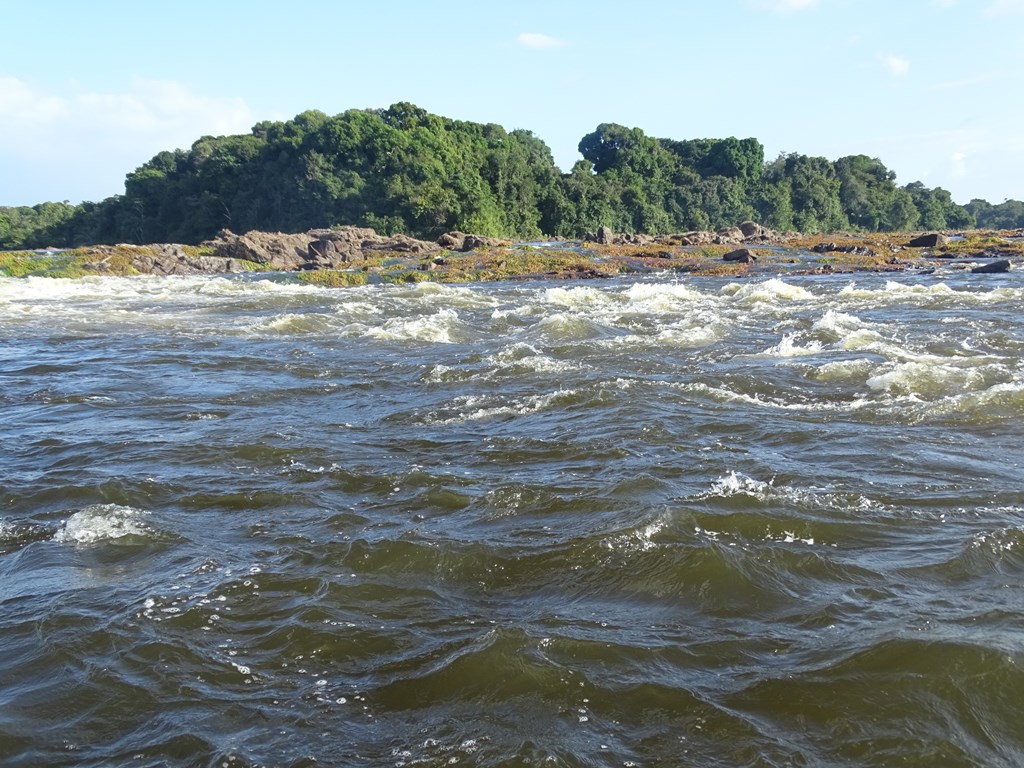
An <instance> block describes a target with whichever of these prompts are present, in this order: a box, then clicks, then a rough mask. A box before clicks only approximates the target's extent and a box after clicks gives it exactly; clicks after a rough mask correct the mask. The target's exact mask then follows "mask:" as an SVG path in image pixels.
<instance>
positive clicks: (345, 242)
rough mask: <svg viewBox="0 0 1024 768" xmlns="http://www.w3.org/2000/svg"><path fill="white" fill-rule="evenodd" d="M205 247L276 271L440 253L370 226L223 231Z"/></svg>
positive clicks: (432, 246)
mask: <svg viewBox="0 0 1024 768" xmlns="http://www.w3.org/2000/svg"><path fill="white" fill-rule="evenodd" d="M203 245H204V246H206V247H208V248H211V249H212V250H213V251H214V253H216V254H217V255H218V256H222V257H226V258H235V259H245V260H246V261H252V262H255V263H257V264H262V265H265V266H266V267H267V269H274V270H284V271H292V270H300V269H301V270H307V269H337V268H339V267H342V266H345V265H348V264H351V263H352V262H357V261H362V260H364V259H365V258H366V257H367V256H368V255H369V254H370V253H380V252H394V253H403V254H412V255H417V256H429V255H431V254H433V253H437V252H438V251H440V250H441V246H439V245H438V244H437V243H431V242H427V241H426V240H417V239H415V238H412V237H409V236H407V235H393V236H387V235H378V234H377V232H376V231H375V230H373V229H370V228H369V227H339V228H338V229H312V230H310V231H309V232H304V233H301V234H295V235H289V234H284V233H281V232H256V231H253V232H246V233H245V234H243V235H236V234H235V233H234V232H231V231H230V230H227V229H222V230H221V231H220V232H218V233H217V237H215V238H214V239H213V240H207V241H206V242H205V243H203Z"/></svg>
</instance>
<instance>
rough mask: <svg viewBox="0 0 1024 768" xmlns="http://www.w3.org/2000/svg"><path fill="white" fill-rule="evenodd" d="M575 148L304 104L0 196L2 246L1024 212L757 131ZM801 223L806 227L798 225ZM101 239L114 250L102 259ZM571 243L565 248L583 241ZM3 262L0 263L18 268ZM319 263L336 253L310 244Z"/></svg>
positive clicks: (632, 134) (614, 134) (505, 237)
mask: <svg viewBox="0 0 1024 768" xmlns="http://www.w3.org/2000/svg"><path fill="white" fill-rule="evenodd" d="M579 150H580V154H581V155H582V159H581V160H579V161H578V162H577V163H576V164H575V165H574V166H573V168H572V169H571V170H570V171H569V172H568V173H563V172H561V171H560V170H559V168H558V167H557V166H556V165H555V163H554V160H553V158H552V154H551V151H550V149H549V148H548V146H547V145H546V144H545V143H544V142H543V141H542V140H541V139H539V138H538V137H536V136H534V135H533V134H532V133H531V132H530V131H528V130H521V129H517V130H512V131H507V130H505V129H504V128H502V127H501V126H499V125H495V124H481V123H474V122H466V121H459V120H451V119H448V118H445V117H441V116H438V115H434V114H430V113H428V112H427V111H425V110H423V109H421V108H419V107H416V106H415V105H412V104H409V103H399V104H394V105H392V106H391V107H389V108H387V109H370V110H356V109H353V110H348V111H346V112H343V113H341V114H339V115H336V116H334V117H330V116H328V115H326V114H324V113H322V112H319V111H307V112H303V113H302V114H300V115H297V116H296V117H295V118H294V119H292V120H288V121H283V122H272V121H264V122H261V123H258V124H256V125H255V126H253V128H252V131H251V132H250V133H249V134H246V135H236V136H204V137H202V138H200V139H198V140H197V141H196V142H195V143H194V144H193V145H192V146H191V147H190V148H189V149H187V150H182V149H178V150H174V151H165V152H160V153H159V154H157V155H156V156H155V157H153V158H152V159H151V160H150V161H148V162H147V163H145V164H143V165H142V166H140V167H139V168H137V169H135V170H134V171H132V172H131V173H129V174H128V176H127V178H126V181H125V191H124V194H121V195H115V196H113V197H110V198H107V199H105V200H102V201H99V202H83V203H81V204H78V205H72V204H69V203H67V202H63V203H60V202H45V203H40V204H38V205H34V206H22V207H0V250H5V251H12V250H25V249H36V248H46V247H57V248H60V249H76V248H78V249H80V248H81V247H83V246H110V248H108V251H109V252H108V253H107V254H106V258H107V261H106V263H107V266H108V269H110V270H112V271H115V272H116V271H117V270H118V267H117V264H119V263H122V262H123V263H124V264H125V265H126V266H125V267H124V269H134V270H139V265H140V264H142V262H139V260H138V259H136V258H134V257H132V258H129V257H127V256H124V254H125V253H126V251H125V249H126V248H130V246H132V245H135V246H143V245H145V244H152V243H164V244H168V243H174V244H180V247H181V248H182V249H184V250H182V251H180V252H179V253H178V256H180V257H182V258H186V257H187V258H191V259H201V258H205V257H216V256H220V255H222V254H219V253H218V251H217V250H216V239H217V237H218V233H222V232H224V231H227V232H228V233H229V234H230V233H231V232H239V233H247V232H251V231H264V232H279V233H290V234H298V233H310V232H312V233H314V234H310V235H309V236H308V237H307V240H308V242H307V243H306V245H305V247H306V248H307V254H308V248H309V243H312V242H313V241H315V240H317V239H318V236H317V235H316V234H315V233H316V232H317V231H320V230H339V228H346V227H347V228H352V227H356V228H361V229H362V230H370V229H372V230H373V234H374V236H375V237H378V238H384V239H386V238H392V237H395V236H398V235H404V236H406V237H407V238H408V239H409V240H410V241H411V240H412V239H416V240H417V241H418V242H421V243H432V244H437V243H438V239H439V238H441V237H442V236H444V235H446V233H453V232H454V233H473V234H474V235H475V236H477V238H480V242H481V243H484V241H487V242H488V243H489V244H490V245H489V247H491V248H492V249H493V248H494V247H497V246H496V245H495V243H496V241H503V242H506V243H508V244H509V246H501V247H510V246H511V244H514V243H531V242H534V243H535V242H538V241H548V240H569V241H577V240H585V241H587V240H589V241H590V242H593V243H594V244H595V245H597V246H604V247H606V249H607V248H610V247H614V246H616V245H617V246H620V247H625V248H627V250H628V249H629V248H633V249H634V251H635V252H633V253H626V252H623V253H619V254H618V256H621V257H622V258H626V259H632V260H633V261H634V262H635V261H636V259H641V260H642V259H644V258H647V257H648V256H650V258H652V259H656V258H662V259H664V258H665V257H664V254H663V253H661V252H659V251H658V249H654V250H653V251H651V253H650V254H647V253H646V252H645V251H644V250H643V249H644V248H648V246H649V245H651V244H655V245H657V244H659V243H660V244H661V245H662V246H665V247H667V248H671V247H681V248H686V247H687V246H689V247H690V248H691V249H692V248H694V247H696V248H701V247H711V248H713V247H715V246H721V247H723V248H727V247H730V246H735V245H739V244H747V245H750V244H753V245H757V244H758V243H757V242H754V243H750V242H748V240H749V236H744V237H743V238H736V237H735V233H731V234H722V232H723V231H728V230H729V229H730V228H734V227H736V226H738V225H739V224H740V223H742V222H748V223H749V222H755V221H756V222H758V226H759V227H760V230H759V231H760V232H762V233H766V232H772V233H776V234H775V235H774V237H775V239H776V241H778V240H779V238H780V237H781V235H780V233H790V234H789V235H788V238H789V239H788V241H787V242H789V243H791V244H793V247H804V246H806V249H811V248H813V247H820V246H822V245H824V244H827V243H828V242H829V241H828V240H825V239H822V238H821V237H820V236H821V235H825V234H827V233H840V232H843V233H847V234H848V235H849V236H850V237H852V238H854V239H857V238H860V239H863V238H864V237H866V236H868V235H870V234H873V233H899V232H913V231H935V232H940V231H954V230H975V229H989V230H1007V229H1014V228H1019V227H1024V203H1022V202H1021V201H1017V200H1008V201H1005V202H1003V203H1000V204H992V203H989V202H987V201H984V200H972V201H971V202H970V203H968V204H967V205H958V204H957V203H955V202H954V201H953V200H952V197H951V195H950V193H949V192H948V191H946V190H944V189H941V188H928V187H926V186H925V185H924V184H922V183H921V182H913V183H911V184H907V185H905V186H899V185H898V184H897V183H896V180H895V179H896V177H895V173H894V172H893V171H891V170H889V169H888V168H886V166H885V165H884V164H883V163H882V162H881V161H880V160H879V159H876V158H871V157H868V156H866V155H851V156H847V157H842V158H839V159H837V160H835V161H831V160H828V159H826V158H823V157H809V156H806V155H801V154H796V153H792V154H784V155H781V156H779V157H777V158H775V159H773V160H768V161H766V159H765V157H764V147H763V146H762V145H761V143H760V142H759V141H758V140H757V139H755V138H744V139H737V138H732V137H730V138H723V139H686V140H677V139H660V138H654V137H651V136H648V135H646V134H645V133H644V132H643V131H642V130H641V129H640V128H627V127H625V126H621V125H617V124H612V123H605V124H602V125H599V126H597V128H596V130H594V131H593V132H592V133H589V134H587V135H586V136H584V137H583V138H582V140H581V141H580V143H579ZM602 228H604V229H605V231H607V232H613V233H616V234H617V235H618V242H611V241H609V238H607V237H605V238H603V239H604V240H605V241H606V242H599V240H600V238H598V237H597V233H598V232H599V231H600V230H601V229H602ZM698 232H704V233H708V232H710V233H715V236H714V237H711V238H708V237H703V238H693V237H691V238H690V239H691V240H694V242H689V243H684V240H685V239H686V238H685V237H683V235H685V233H691V235H692V234H693V233H698ZM671 235H677V236H678V237H676V239H675V240H673V239H671V237H669V236H671ZM759 236H763V235H759ZM814 236H819V237H818V239H817V240H816V241H815V242H813V243H812V242H811V241H810V240H807V238H814ZM716 237H717V239H718V242H710V241H713V240H715V238H716ZM801 238H802V239H801ZM320 239H323V238H322V237H321V238H320ZM328 239H329V238H328ZM697 240H701V242H696V241H697ZM709 240H710V241H709ZM833 240H834V238H833ZM704 241H709V242H704ZM890 241H891V242H890ZM890 241H886V243H885V244H884V245H883V246H880V247H875V248H872V246H870V245H863V244H862V245H856V244H851V243H852V241H851V243H846V245H842V244H837V247H839V248H841V249H842V248H848V249H853V248H856V247H860V248H863V249H865V251H872V250H873V251H874V252H876V253H877V255H878V256H879V257H884V260H885V261H891V260H892V256H893V254H894V253H896V251H894V250H893V248H900V247H902V245H904V244H905V243H906V242H907V240H906V239H904V240H903V241H899V239H898V238H896V239H892V238H890ZM464 242H465V241H464V240H462V241H459V248H462V247H463V245H464ZM204 244H205V245H204ZM762 244H763V243H762ZM776 244H778V243H776ZM115 245H117V246H118V248H120V249H121V257H119V258H120V261H119V259H118V258H114V257H113V254H114V251H116V249H115V248H113V246H115ZM222 245H223V243H222ZM948 245H949V244H947V246H948ZM1014 245H1015V244H1014V243H1013V242H1009V241H1003V242H1001V243H999V244H996V245H993V244H992V243H988V245H985V244H982V245H979V246H977V248H975V251H978V252H982V253H989V255H993V254H994V255H1001V254H1002V255H1005V253H1006V252H1007V249H1009V252H1011V253H1015V252H1016V251H1015V250H1014ZM1004 246H1005V247H1004ZM189 248H191V249H192V250H191V251H189V250H188V249H189ZM389 248H392V251H391V252H394V249H393V247H392V246H389ZM420 248H421V250H422V248H423V246H420ZM986 248H987V249H988V250H986ZM993 248H995V251H994V252H993V251H992V249H993ZM636 249H640V250H639V251H637V250H636ZM978 249H980V251H979V250H978ZM300 250H301V248H300ZM364 250H367V251H368V252H369V251H373V250H374V249H373V248H370V249H364ZM386 250H387V249H385V251H386ZM442 250H444V248H443V244H442ZM447 250H449V251H450V249H447ZM648 250H650V249H648ZM664 250H665V249H664V248H663V249H662V251H664ZM456 252H460V251H459V250H458V249H456ZM666 252H668V253H669V255H670V256H674V255H675V254H673V252H671V251H666ZM689 252H690V253H692V250H691V251H689ZM572 253H573V255H574V256H579V249H577V251H574V252H572ZM588 253H590V254H591V255H592V254H593V253H595V251H592V250H591V251H588ZM680 253H684V252H683V251H681V252H680ZM703 253H704V255H705V256H707V255H708V254H709V253H710V252H708V251H705V252H703ZM833 253H835V252H833ZM838 253H841V254H842V253H845V254H847V255H848V256H858V255H859V256H865V255H866V253H862V254H857V253H856V252H855V251H854V250H840V251H838ZM135 255H136V256H137V255H138V254H135ZM407 255H409V256H410V257H416V256H417V253H415V252H408V253H407ZM419 255H420V256H422V254H419ZM610 255H611V254H610V253H605V256H606V257H608V256H610ZM714 255H715V256H716V257H717V256H719V255H725V254H719V253H718V252H714ZM314 256H315V249H314ZM367 258H368V259H369V256H367ZM444 258H445V256H443V255H440V256H439V255H437V254H433V255H431V259H442V260H443V259H444ZM125 259H127V261H125ZM500 260H501V259H499V261H500ZM7 261H8V266H7V267H6V268H5V267H3V266H2V264H0V270H5V272H6V274H14V273H16V272H18V270H17V269H15V268H14V267H12V266H11V265H10V262H11V259H10V258H9V257H8V259H7ZM505 261H506V263H507V262H508V259H507V258H506V259H505ZM236 262H238V264H241V263H243V262H248V263H249V265H250V266H251V265H252V264H256V265H259V264H269V262H260V261H252V260H249V259H236ZM83 263H95V260H94V261H92V262H83ZM197 263H198V262H197ZM317 263H318V262H317V259H316V258H313V257H310V258H309V259H306V261H304V262H303V263H302V264H301V265H299V266H301V268H302V269H304V270H307V271H308V270H310V269H312V267H315V266H317ZM432 263H433V262H432ZM883 263H884V262H883ZM347 264H348V266H346V269H348V270H352V269H354V267H352V266H350V265H351V262H348V263H347ZM236 266H237V264H236ZM299 266H296V267H295V268H299ZM320 266H323V267H331V268H337V266H338V265H337V264H333V265H332V264H331V263H330V259H326V260H325V259H320ZM364 266H365V265H364ZM434 266H435V267H443V266H444V264H435V265H434ZM620 266H621V265H620ZM818 266H820V264H819V265H818ZM143 271H144V270H143ZM419 271H424V270H419ZM425 271H428V272H429V271H435V272H444V270H443V269H434V270H430V269H428V270H425ZM21 272H22V273H24V269H22V270H21Z"/></svg>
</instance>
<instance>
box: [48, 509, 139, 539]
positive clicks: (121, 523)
mask: <svg viewBox="0 0 1024 768" xmlns="http://www.w3.org/2000/svg"><path fill="white" fill-rule="evenodd" d="M149 515H150V513H149V512H147V511H145V510H141V509H136V508H134V507H127V506H122V505H120V504H93V505H90V506H88V507H85V508H84V509H80V510H79V511H77V512H75V513H74V514H72V515H71V516H70V517H69V518H68V519H67V520H66V521H65V522H64V524H63V525H62V526H61V528H60V530H58V531H57V532H56V533H55V534H54V536H53V540H54V541H56V542H58V543H60V544H97V543H100V542H108V541H126V540H127V541H137V540H140V539H151V538H153V536H154V534H155V530H154V528H153V527H152V526H151V525H150V524H149V522H148V520H147V519H148V517H149Z"/></svg>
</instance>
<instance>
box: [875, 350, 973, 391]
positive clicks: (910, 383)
mask: <svg viewBox="0 0 1024 768" xmlns="http://www.w3.org/2000/svg"><path fill="white" fill-rule="evenodd" d="M948 360H949V358H934V359H930V360H927V361H921V362H918V361H910V362H902V363H897V364H895V365H894V366H886V367H885V369H884V370H882V371H881V372H879V373H876V374H875V375H874V376H871V377H870V378H868V380H867V381H866V382H865V383H866V384H867V386H868V387H870V388H871V389H873V390H876V391H884V392H888V393H891V394H896V395H917V396H921V397H927V398H936V397H942V396H946V395H955V394H958V393H960V392H963V391H964V390H976V389H979V388H982V387H984V386H985V371H984V370H983V369H981V368H974V367H964V366H962V365H957V364H949V363H948V362H947V361H948Z"/></svg>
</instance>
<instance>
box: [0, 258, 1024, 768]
mask: <svg viewBox="0 0 1024 768" xmlns="http://www.w3.org/2000/svg"><path fill="white" fill-rule="evenodd" d="M0 334H2V339H3V342H2V346H0V439H2V441H0V445H2V451H3V453H2V457H0V764H2V765H3V766H109V765H132V766H153V767H156V766H193V765H196V766H211V767H212V766H227V767H228V768H232V767H234V766H442V765H445V766H446V765H464V766H723V767H724V766H862V765H867V766H891V765H902V766H929V768H930V767H932V766H1007V767H1009V766H1019V765H1021V764H1022V763H1024V728H1022V725H1021V722H1022V715H1024V669H1022V665H1024V578H1022V577H1024V469H1022V465H1024V422H1022V417H1024V273H1022V272H1013V273H1010V274H1008V275H998V276H996V275H971V274H969V273H955V272H949V273H946V274H941V273H940V274H935V275H928V276H923V275H916V276H915V275H911V274H902V275H898V276H895V277H893V276H891V275H890V276H872V275H868V276H860V275H858V276H856V277H851V276H816V277H786V278H784V279H779V278H773V279H767V278H759V279H756V280H747V281H740V282H732V281H730V280H726V279H717V278H699V279H680V280H678V281H673V279H672V278H667V277H666V278H662V279H655V278H646V279H643V280H641V281H639V282H635V281H632V280H622V281H609V282H600V283H586V284H568V283H560V284H553V283H543V282H530V283H509V284H486V285H469V286H459V287H450V286H439V285H434V284H422V285H416V286H409V287H402V286H377V287H362V288H354V289H323V288H316V287H307V286H300V285H297V284H294V283H289V282H287V281H285V280H281V279H274V278H270V277H256V278H253V277H241V278H231V279H225V278H195V279H193V278H155V277H145V278H130V279H119V278H86V279H81V280H70V281H69V280H47V279H35V278H28V279H21V280H15V279H0Z"/></svg>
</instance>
